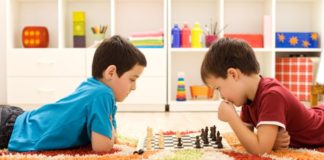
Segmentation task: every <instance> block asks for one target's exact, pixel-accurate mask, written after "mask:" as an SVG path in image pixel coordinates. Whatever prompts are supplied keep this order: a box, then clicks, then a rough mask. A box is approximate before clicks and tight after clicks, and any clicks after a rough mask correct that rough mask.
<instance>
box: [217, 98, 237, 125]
mask: <svg viewBox="0 0 324 160" xmlns="http://www.w3.org/2000/svg"><path fill="white" fill-rule="evenodd" d="M234 116H238V115H237V113H236V111H235V108H234V105H233V104H232V103H231V102H228V101H222V102H221V104H220V105H219V108H218V119H219V120H221V121H224V122H228V121H229V119H230V118H232V117H234Z"/></svg>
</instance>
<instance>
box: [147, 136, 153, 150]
mask: <svg viewBox="0 0 324 160" xmlns="http://www.w3.org/2000/svg"><path fill="white" fill-rule="evenodd" d="M151 140H152V139H151V137H146V150H148V151H149V150H151V149H152V144H151Z"/></svg>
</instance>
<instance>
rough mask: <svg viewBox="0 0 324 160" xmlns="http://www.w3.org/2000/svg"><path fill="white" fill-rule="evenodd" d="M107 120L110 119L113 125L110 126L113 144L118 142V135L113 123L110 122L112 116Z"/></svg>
mask: <svg viewBox="0 0 324 160" xmlns="http://www.w3.org/2000/svg"><path fill="white" fill-rule="evenodd" d="M109 120H110V124H111V126H113V127H112V128H113V130H112V139H113V142H114V144H117V143H118V135H117V131H116V129H115V128H114V125H113V123H112V120H113V118H112V116H110V117H109Z"/></svg>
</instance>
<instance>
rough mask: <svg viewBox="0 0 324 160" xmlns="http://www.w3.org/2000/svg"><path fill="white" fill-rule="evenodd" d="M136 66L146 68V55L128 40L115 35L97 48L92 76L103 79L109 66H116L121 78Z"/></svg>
mask: <svg viewBox="0 0 324 160" xmlns="http://www.w3.org/2000/svg"><path fill="white" fill-rule="evenodd" d="M136 64H139V65H141V66H144V67H146V59H145V56H144V54H143V53H142V52H141V51H140V50H139V49H137V48H136V47H134V46H133V45H132V44H131V43H130V42H129V41H128V40H126V39H124V38H122V37H121V36H118V35H115V36H112V37H111V38H109V39H105V40H104V41H103V42H102V43H101V44H100V45H99V47H98V48H97V50H96V52H95V54H94V57H93V61H92V76H93V77H95V78H102V73H103V72H104V71H105V70H106V69H107V67H108V66H109V65H115V66H116V68H117V75H118V76H119V77H120V76H122V75H123V74H124V73H125V72H127V71H129V70H131V69H132V68H133V67H134V66H135V65H136Z"/></svg>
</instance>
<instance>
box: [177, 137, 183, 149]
mask: <svg viewBox="0 0 324 160" xmlns="http://www.w3.org/2000/svg"><path fill="white" fill-rule="evenodd" d="M177 147H178V148H182V140H181V138H178V144H177Z"/></svg>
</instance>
